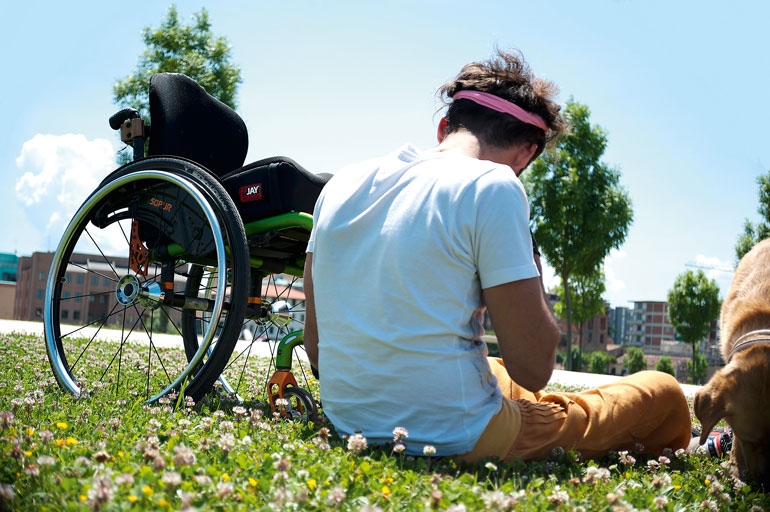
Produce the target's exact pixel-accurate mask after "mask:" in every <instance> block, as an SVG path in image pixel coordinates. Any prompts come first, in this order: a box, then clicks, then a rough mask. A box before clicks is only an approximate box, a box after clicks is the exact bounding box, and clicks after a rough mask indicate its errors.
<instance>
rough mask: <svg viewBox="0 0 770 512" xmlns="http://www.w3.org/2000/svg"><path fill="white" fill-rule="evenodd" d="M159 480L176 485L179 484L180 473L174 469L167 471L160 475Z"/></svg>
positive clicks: (180, 481) (180, 479) (180, 480)
mask: <svg viewBox="0 0 770 512" xmlns="http://www.w3.org/2000/svg"><path fill="white" fill-rule="evenodd" d="M161 481H162V482H163V483H164V484H166V485H169V486H172V487H176V486H178V485H181V483H182V475H180V474H179V473H177V472H176V471H167V472H165V473H163V476H162V477H161Z"/></svg>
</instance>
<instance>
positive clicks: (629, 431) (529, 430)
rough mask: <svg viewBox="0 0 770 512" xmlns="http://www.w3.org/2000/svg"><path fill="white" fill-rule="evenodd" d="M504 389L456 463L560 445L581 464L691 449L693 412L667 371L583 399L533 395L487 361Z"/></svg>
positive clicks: (535, 454) (538, 453) (497, 363)
mask: <svg viewBox="0 0 770 512" xmlns="http://www.w3.org/2000/svg"><path fill="white" fill-rule="evenodd" d="M489 365H490V367H491V368H492V373H494V375H495V376H496V377H497V382H498V385H499V386H500V388H501V389H502V391H503V407H502V409H501V410H500V412H498V413H497V414H496V415H495V416H493V417H492V419H491V420H490V421H489V424H488V425H487V427H486V429H485V430H484V432H483V433H482V434H481V437H480V438H479V440H478V441H477V443H476V446H475V447H474V448H473V450H472V451H471V452H468V453H465V454H462V455H459V456H457V457H456V458H457V460H458V461H465V462H476V461H479V460H481V459H483V458H484V457H489V456H493V455H494V456H497V457H499V458H500V459H502V460H504V461H509V460H511V459H517V458H521V459H538V458H543V457H547V456H549V455H550V453H551V451H552V450H553V449H554V448H555V447H557V446H560V447H562V448H564V449H565V450H570V449H574V450H577V451H579V452H580V453H581V454H582V456H583V458H594V457H600V456H602V455H605V454H606V453H607V452H608V451H610V450H634V448H635V446H636V444H637V443H641V444H643V445H644V452H645V453H652V454H656V455H659V454H660V453H661V452H662V451H663V449H664V448H671V449H672V450H677V449H679V448H686V447H687V445H688V444H689V442H690V438H691V428H692V424H691V420H690V410H689V408H688V406H687V400H686V399H685V397H684V394H683V393H682V389H681V387H680V386H679V383H678V382H677V381H676V379H674V378H673V377H672V376H670V375H668V374H666V373H662V372H651V371H646V372H639V373H635V374H633V375H630V376H628V377H624V378H622V379H620V380H618V381H617V382H614V383H612V384H606V385H604V386H599V387H597V388H594V389H589V390H587V391H582V392H580V393H548V394H545V393H542V392H538V393H532V392H531V391H527V390H526V389H524V388H522V387H520V386H519V385H518V384H516V383H515V382H513V381H512V380H511V378H510V377H509V376H508V372H507V371H506V370H505V367H504V366H503V361H502V360H501V359H497V358H489Z"/></svg>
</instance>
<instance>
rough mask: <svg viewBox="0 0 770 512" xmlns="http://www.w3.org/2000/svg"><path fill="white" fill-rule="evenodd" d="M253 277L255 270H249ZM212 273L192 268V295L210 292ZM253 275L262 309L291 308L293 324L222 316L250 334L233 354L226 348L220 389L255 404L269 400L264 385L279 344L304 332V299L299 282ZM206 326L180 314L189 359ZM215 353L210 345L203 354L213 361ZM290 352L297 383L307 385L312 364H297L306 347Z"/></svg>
mask: <svg viewBox="0 0 770 512" xmlns="http://www.w3.org/2000/svg"><path fill="white" fill-rule="evenodd" d="M251 272H252V273H255V272H258V271H257V270H255V269H252V270H251ZM214 274H215V272H212V271H209V270H206V269H193V271H191V272H190V276H189V278H188V280H187V286H188V287H189V288H190V291H191V292H192V291H194V290H198V289H201V290H210V289H212V288H213V287H212V286H211V285H208V284H207V281H208V280H210V279H216V276H215V275H214ZM254 275H256V276H257V279H260V277H261V286H260V289H261V290H260V293H259V301H260V304H261V305H263V306H265V307H266V308H267V309H268V310H269V309H270V307H271V306H273V305H275V304H280V303H281V302H283V303H284V304H283V307H285V308H288V309H289V314H290V317H291V321H290V322H289V323H288V324H286V325H283V324H281V323H280V322H277V321H274V320H273V319H272V318H271V315H270V314H268V315H267V316H264V317H262V318H259V319H256V320H254V319H248V318H247V319H244V318H243V317H231V316H230V315H229V313H228V312H224V313H223V319H222V320H220V325H224V326H227V328H229V329H233V330H238V331H240V332H242V333H248V336H246V337H245V339H241V340H239V341H238V342H237V344H236V349H235V351H233V350H232V349H231V348H228V350H227V351H226V353H227V354H228V356H229V357H230V360H229V361H228V363H227V364H226V365H225V366H224V368H223V369H222V372H221V375H220V376H219V383H220V384H221V386H222V390H223V391H224V392H225V393H226V394H227V395H229V396H230V397H231V398H232V399H233V400H234V401H236V402H244V401H246V402H254V401H258V400H259V399H260V398H264V399H266V398H267V395H266V387H267V381H268V380H269V378H270V376H271V375H272V372H273V371H274V370H275V355H276V349H277V347H278V345H279V342H280V341H281V339H283V338H284V337H285V336H287V335H288V334H290V333H291V332H293V331H297V330H301V329H302V328H304V319H305V318H304V315H305V301H304V295H302V296H301V297H300V296H299V295H300V294H299V293H298V292H299V290H301V286H300V285H301V281H300V278H297V277H287V276H284V275H281V274H269V273H268V274H258V273H257V274H254ZM185 293H188V292H187V291H186V292H185ZM228 300H230V299H229V298H228ZM209 321H210V320H209V319H208V318H207V316H206V315H201V316H194V315H192V314H190V313H189V312H186V314H185V315H183V323H182V325H183V329H182V332H183V333H184V342H185V351H186V354H187V357H188V360H189V359H190V358H191V357H192V356H193V355H194V354H195V353H197V351H198V348H199V347H198V342H197V341H198V337H199V336H198V335H197V334H196V333H197V332H199V331H200V330H202V329H204V328H205V326H206V325H207V323H208V322H209ZM236 325H237V327H236ZM218 350H219V349H218V342H212V343H211V344H210V345H209V348H208V351H207V353H208V355H209V357H215V354H216V353H217V352H218ZM294 350H295V354H294V358H293V360H294V362H295V363H297V365H296V367H295V368H293V370H294V371H295V373H297V375H296V377H297V379H298V380H299V381H300V383H302V384H305V385H309V383H308V376H307V374H308V373H310V364H309V363H306V362H304V361H305V360H306V359H307V358H306V357H304V358H302V359H300V357H301V353H302V352H304V347H302V346H300V347H298V348H295V349H294ZM296 352H300V354H297V353H296ZM268 358H269V359H268ZM265 360H268V361H269V362H268V363H267V365H265V364H264V362H265ZM308 396H310V395H309V394H308Z"/></svg>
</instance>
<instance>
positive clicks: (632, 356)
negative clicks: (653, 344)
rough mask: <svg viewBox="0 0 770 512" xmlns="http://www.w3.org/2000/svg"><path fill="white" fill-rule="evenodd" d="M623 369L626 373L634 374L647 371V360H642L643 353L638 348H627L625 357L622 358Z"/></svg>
mask: <svg viewBox="0 0 770 512" xmlns="http://www.w3.org/2000/svg"><path fill="white" fill-rule="evenodd" d="M623 367H624V368H626V369H627V370H628V373H636V372H640V371H642V370H646V369H647V360H646V359H645V358H644V352H642V349H640V348H639V347H629V348H628V351H627V352H626V355H624V356H623Z"/></svg>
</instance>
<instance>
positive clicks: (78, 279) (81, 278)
mask: <svg viewBox="0 0 770 512" xmlns="http://www.w3.org/2000/svg"><path fill="white" fill-rule="evenodd" d="M75 280H76V281H77V282H78V284H83V275H82V274H81V275H79V276H78V277H77V278H76V279H75Z"/></svg>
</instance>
